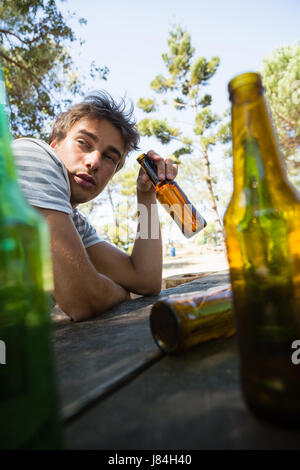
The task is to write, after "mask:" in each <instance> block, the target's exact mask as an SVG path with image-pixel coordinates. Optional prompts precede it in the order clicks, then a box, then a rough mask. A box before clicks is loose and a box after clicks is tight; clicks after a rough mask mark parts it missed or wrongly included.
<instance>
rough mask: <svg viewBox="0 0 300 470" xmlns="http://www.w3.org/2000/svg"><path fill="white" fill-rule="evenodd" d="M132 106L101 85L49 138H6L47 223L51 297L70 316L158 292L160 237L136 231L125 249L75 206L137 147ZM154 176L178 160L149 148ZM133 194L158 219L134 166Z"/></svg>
mask: <svg viewBox="0 0 300 470" xmlns="http://www.w3.org/2000/svg"><path fill="white" fill-rule="evenodd" d="M131 119H132V112H129V113H126V112H125V104H124V102H123V101H122V102H121V103H120V104H117V103H115V102H114V100H113V99H112V98H111V96H110V95H108V94H107V93H105V92H101V93H98V94H95V95H93V96H89V97H87V98H86V99H85V100H84V102H83V103H80V104H79V105H75V106H73V107H71V108H70V109H69V110H68V111H67V112H65V113H62V114H61V115H60V116H59V117H58V119H57V121H56V123H55V124H54V127H53V131H52V133H51V136H50V139H49V145H48V144H46V143H44V142H41V141H39V140H37V139H29V138H23V139H18V140H16V141H15V142H14V144H13V149H14V154H15V156H16V161H17V168H18V172H19V180H20V185H21V189H22V190H23V193H24V195H25V197H26V198H27V200H28V202H29V203H30V204H31V205H32V206H34V207H36V208H37V209H38V210H39V211H40V213H41V214H42V215H43V216H44V217H45V219H46V220H47V222H48V225H49V228H50V235H51V251H52V263H53V272H54V295H55V299H56V302H57V303H58V305H59V306H60V307H61V309H62V310H63V311H64V312H66V313H67V314H68V315H69V316H70V318H71V319H72V320H74V321H80V320H85V319H87V318H90V317H92V316H95V315H97V314H100V313H102V312H104V311H106V310H107V309H109V308H111V307H113V306H114V305H117V304H119V303H120V302H122V301H124V300H126V299H128V298H129V296H130V292H134V293H138V294H143V295H147V294H158V293H159V292H160V289H161V279H162V242H161V235H160V231H159V236H158V238H155V239H151V238H150V237H148V238H141V237H139V236H137V238H136V240H135V242H134V246H133V250H132V254H131V255H130V256H129V255H127V254H125V253H123V252H122V251H121V250H119V249H118V248H117V247H115V246H113V245H111V244H109V243H107V242H105V241H103V240H101V239H100V238H99V237H98V235H97V234H96V231H95V229H94V228H93V227H92V226H91V225H90V224H89V223H88V222H87V220H86V219H85V217H84V216H83V215H82V214H80V212H79V211H78V209H77V206H78V205H79V204H81V203H84V202H87V201H90V200H91V199H93V198H95V197H96V196H98V195H99V194H100V193H101V192H102V191H103V189H104V188H105V186H106V185H107V183H108V182H109V181H110V179H111V178H112V177H113V175H114V174H115V173H116V172H117V171H119V170H120V169H121V168H122V166H123V165H124V162H125V158H126V155H127V153H128V152H129V151H130V150H133V149H137V143H138V134H137V132H136V130H135V125H134V122H132V120H131ZM148 156H149V157H150V158H152V159H153V161H154V162H155V164H156V165H157V169H158V175H159V178H160V179H161V180H164V179H165V178H168V179H174V178H175V176H176V174H177V167H176V165H174V164H173V162H172V161H171V160H166V161H165V160H164V159H163V158H161V157H160V156H159V155H158V154H156V153H155V152H154V151H153V150H151V151H149V152H148ZM137 200H138V204H143V205H144V207H145V208H146V209H147V214H148V220H145V221H144V222H143V220H141V221H140V223H145V224H148V233H151V224H159V221H158V214H157V207H156V209H155V210H154V211H153V207H152V212H151V206H153V205H156V196H155V190H154V188H153V185H152V183H151V181H150V179H149V178H148V176H147V175H146V173H145V172H144V170H143V169H142V168H141V169H140V172H139V175H138V179H137Z"/></svg>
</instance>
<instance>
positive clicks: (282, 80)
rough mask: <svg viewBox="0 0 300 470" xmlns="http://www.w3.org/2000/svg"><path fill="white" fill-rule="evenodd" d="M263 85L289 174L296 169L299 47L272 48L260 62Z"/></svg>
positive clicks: (299, 112) (298, 154) (299, 116)
mask: <svg viewBox="0 0 300 470" xmlns="http://www.w3.org/2000/svg"><path fill="white" fill-rule="evenodd" d="M262 78H263V85H264V88H265V94H266V98H267V100H268V103H269V105H270V108H271V111H272V117H273V119H274V122H275V125H276V128H277V132H278V137H279V140H280V144H281V147H282V149H283V151H284V153H285V157H286V161H287V165H288V168H289V170H290V174H291V175H292V176H293V175H295V176H296V175H297V174H299V168H300V152H299V149H300V44H298V45H294V46H284V47H279V48H278V49H276V50H275V51H274V52H273V53H272V54H271V55H270V56H269V57H267V58H266V59H264V61H263V69H262Z"/></svg>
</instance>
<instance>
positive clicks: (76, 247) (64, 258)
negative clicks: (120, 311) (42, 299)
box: [38, 209, 129, 321]
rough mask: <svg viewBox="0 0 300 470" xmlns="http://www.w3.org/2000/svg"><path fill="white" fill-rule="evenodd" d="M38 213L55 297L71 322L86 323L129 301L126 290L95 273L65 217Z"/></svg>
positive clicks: (45, 210) (55, 213)
mask: <svg viewBox="0 0 300 470" xmlns="http://www.w3.org/2000/svg"><path fill="white" fill-rule="evenodd" d="M38 210H39V211H40V213H41V214H42V215H43V216H44V217H45V219H46V221H47V222H48V226H49V229H50V236H51V252H52V264H53V273H54V290H55V292H54V295H55V299H56V302H57V303H58V305H59V306H60V307H61V309H62V310H63V311H64V312H65V313H67V314H68V315H69V316H70V317H71V318H72V319H73V320H74V321H80V320H85V319H87V318H90V317H92V316H95V315H97V314H99V313H102V312H104V311H106V310H108V309H109V308H111V307H113V306H114V305H117V304H119V303H120V302H122V301H124V300H126V299H128V298H129V293H128V291H127V290H126V289H124V288H123V287H121V286H120V285H118V284H116V283H115V282H114V281H113V280H112V279H110V278H108V277H107V276H105V275H104V274H100V273H99V272H97V270H96V269H95V267H94V265H93V263H92V262H91V261H90V259H89V257H88V255H87V253H86V250H85V248H84V246H83V244H82V241H81V239H80V237H79V234H78V232H77V230H76V228H75V226H74V224H73V221H72V220H71V218H70V217H69V216H68V215H67V214H64V213H63V212H59V211H55V210H50V209H38Z"/></svg>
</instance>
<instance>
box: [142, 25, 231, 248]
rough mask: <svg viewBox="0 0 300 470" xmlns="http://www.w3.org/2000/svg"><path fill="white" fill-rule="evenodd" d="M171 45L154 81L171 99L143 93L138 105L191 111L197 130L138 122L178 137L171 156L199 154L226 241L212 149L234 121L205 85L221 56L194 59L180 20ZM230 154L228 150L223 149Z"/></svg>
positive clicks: (153, 132)
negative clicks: (216, 107)
mask: <svg viewBox="0 0 300 470" xmlns="http://www.w3.org/2000/svg"><path fill="white" fill-rule="evenodd" d="M168 46H169V50H168V52H167V53H164V54H162V59H163V62H164V64H165V66H166V67H167V70H168V75H167V76H163V75H157V76H156V77H155V79H154V80H153V81H152V82H151V83H150V86H151V88H152V90H154V92H155V93H156V94H157V95H168V96H169V97H171V102H170V101H168V100H166V99H163V100H160V102H159V103H158V99H157V98H154V99H153V98H141V99H140V100H139V101H138V103H137V105H138V107H139V108H141V109H143V111H144V112H146V113H154V112H158V111H160V108H163V107H166V106H169V105H170V103H171V106H172V108H173V109H174V110H175V111H176V112H178V113H183V112H187V113H188V116H189V119H190V120H191V122H192V123H193V131H192V132H188V131H183V130H182V129H179V128H178V127H173V126H170V125H169V124H168V122H167V120H166V119H156V118H147V119H143V120H141V121H140V122H139V124H138V128H139V131H140V133H141V135H143V136H148V137H150V136H155V137H156V138H157V139H158V140H159V141H160V142H161V143H162V144H169V143H170V142H174V141H176V142H178V147H177V148H176V150H175V151H173V153H172V155H171V156H172V158H173V159H174V160H175V161H176V162H180V158H181V157H182V156H183V155H189V154H192V153H193V154H194V155H195V154H196V155H197V156H198V161H199V165H197V167H195V168H194V171H195V172H197V174H198V177H199V181H200V180H203V178H204V180H205V182H206V187H207V195H208V196H207V197H208V199H209V203H210V208H211V211H212V214H213V219H214V220H213V221H212V223H214V225H215V227H216V230H217V234H218V239H219V242H220V243H223V229H222V223H221V220H220V216H219V213H218V209H217V204H216V200H217V195H216V194H215V190H214V184H213V176H212V168H211V162H210V158H209V155H210V152H211V150H212V148H213V147H214V146H215V145H216V144H217V143H221V144H227V143H228V142H230V140H231V136H230V126H229V122H225V121H224V119H223V118H222V117H220V116H218V115H217V114H215V113H213V111H212V108H211V104H212V97H211V95H209V94H208V93H205V86H206V85H208V84H209V80H210V79H211V78H212V77H213V76H214V75H215V73H216V71H217V69H218V66H219V62H220V60H219V58H218V57H212V58H211V59H210V60H207V59H206V58H205V57H196V58H194V54H195V49H194V48H193V47H192V45H191V37H190V35H189V34H188V33H187V31H186V30H184V29H183V28H182V27H181V26H180V25H177V26H175V27H173V29H172V30H171V31H170V33H169V38H168ZM224 153H226V152H224Z"/></svg>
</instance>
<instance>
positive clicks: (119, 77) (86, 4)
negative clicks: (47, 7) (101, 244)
mask: <svg viewBox="0 0 300 470" xmlns="http://www.w3.org/2000/svg"><path fill="white" fill-rule="evenodd" d="M57 4H58V6H59V8H60V9H61V11H63V12H64V13H66V12H67V11H68V10H69V11H70V12H73V13H75V16H74V18H73V19H72V20H71V21H70V25H71V26H72V29H73V30H74V32H75V33H76V35H77V37H80V38H82V39H83V40H84V41H85V44H84V45H83V46H80V45H79V43H77V44H73V45H72V50H71V54H72V57H73V59H74V61H75V63H76V65H77V66H78V67H79V69H80V70H82V71H87V70H88V68H89V64H90V62H91V61H93V60H94V61H95V62H96V64H97V65H98V66H105V65H106V66H107V67H108V68H109V69H110V73H109V75H108V80H107V81H103V80H100V81H99V82H97V83H95V82H94V83H91V82H89V81H88V80H87V82H86V90H85V91H86V93H88V92H89V91H92V90H95V89H99V88H103V89H105V90H107V91H108V92H109V93H111V94H112V96H114V97H115V98H118V97H122V96H124V95H125V94H126V96H127V97H128V98H129V99H130V100H132V102H133V103H134V104H135V103H136V102H137V100H138V99H139V98H140V97H155V93H154V92H153V91H152V90H151V88H150V82H151V81H152V80H153V79H154V78H155V76H156V75H158V74H163V75H165V74H166V68H165V67H164V63H163V61H162V58H161V54H162V53H163V52H167V50H168V45H167V38H168V32H169V31H170V29H171V28H172V26H173V25H175V24H178V23H180V24H181V25H182V26H183V27H184V28H185V29H186V30H187V31H188V33H189V34H190V36H191V40H192V46H193V47H194V48H195V57H199V56H204V57H205V58H206V59H208V60H209V59H210V58H211V57H213V56H219V57H220V66H219V68H218V71H217V73H216V74H215V75H214V77H213V78H212V79H211V81H210V85H209V86H208V87H207V88H206V89H205V93H207V92H208V93H210V94H211V95H212V97H213V111H215V112H218V113H222V112H224V111H225V110H226V108H228V107H229V105H230V103H229V100H228V92H227V85H228V82H229V81H230V79H231V78H233V77H234V76H236V75H238V74H240V73H244V72H249V71H259V70H260V69H261V67H262V61H263V59H264V58H265V57H268V56H269V55H270V54H271V53H272V52H273V51H274V50H275V49H276V48H278V47H280V46H285V45H292V44H295V43H296V42H299V41H300V27H299V25H300V0H251V1H245V0H239V1H238V0H205V1H204V0H152V1H151V0H149V1H145V0H111V1H109V0H105V1H104V0H84V1H83V0H65V1H64V2H63V3H61V2H58V3H57ZM81 17H83V18H85V19H86V20H87V24H86V25H80V24H79V23H78V19H79V18H81ZM135 116H136V119H137V120H140V119H143V118H145V117H147V115H145V114H144V113H143V112H142V111H141V110H139V109H138V108H137V107H136V108H135ZM167 116H168V117H169V119H170V118H171V121H170V124H171V125H172V124H174V125H176V126H177V125H178V122H172V117H173V116H172V115H168V114H167ZM161 117H162V118H163V117H165V114H163V115H162V116H161ZM140 148H141V151H140V152H134V153H133V154H132V156H131V157H130V159H129V162H128V164H131V163H130V162H133V161H134V160H135V158H136V157H137V156H138V155H139V154H140V153H141V152H142V151H147V150H149V149H151V148H154V149H155V150H157V151H158V152H159V153H160V154H161V155H162V156H166V155H167V154H168V153H170V151H169V150H167V149H166V148H165V147H164V146H163V145H162V144H160V143H159V142H158V141H157V140H155V139H154V138H151V139H148V138H146V137H144V138H141V141H140ZM221 158H222V157H221Z"/></svg>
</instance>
